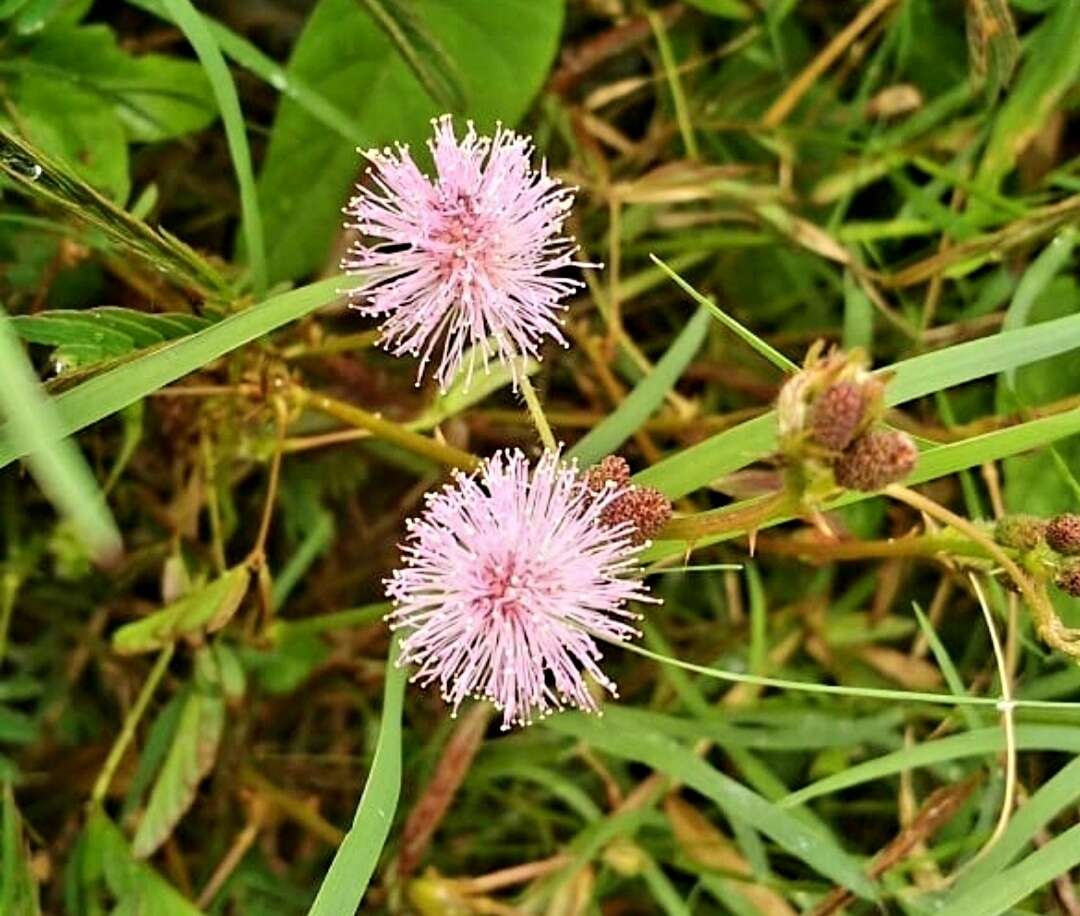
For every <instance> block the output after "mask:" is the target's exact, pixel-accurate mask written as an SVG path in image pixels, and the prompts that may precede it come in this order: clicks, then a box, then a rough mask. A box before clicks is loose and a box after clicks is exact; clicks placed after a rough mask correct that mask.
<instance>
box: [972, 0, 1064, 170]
mask: <svg viewBox="0 0 1080 916" xmlns="http://www.w3.org/2000/svg"><path fill="white" fill-rule="evenodd" d="M1078 47H1080V3H1078V2H1076V0H1060V2H1059V3H1058V4H1057V5H1056V6H1055V7H1054V10H1053V12H1052V13H1051V14H1050V15H1049V16H1047V17H1046V18H1045V19H1044V20H1043V22H1042V23H1041V24H1040V25H1039V27H1038V29H1037V30H1036V31H1035V32H1034V33H1033V34H1032V35H1031V37H1030V39H1029V40H1028V46H1027V53H1026V55H1025V59H1024V63H1023V66H1022V67H1021V69H1020V74H1019V76H1018V77H1017V79H1016V82H1015V84H1014V85H1013V87H1012V89H1011V90H1010V92H1009V94H1008V96H1007V98H1006V100H1005V102H1004V104H1003V105H1002V106H1001V109H1000V111H999V112H998V115H997V117H996V118H995V119H994V122H993V130H992V132H991V134H990V140H989V142H988V143H987V146H986V152H985V153H984V154H983V158H982V162H981V163H980V165H979V170H978V172H977V174H976V178H977V180H978V181H979V183H980V184H982V185H983V186H984V187H986V188H987V189H989V190H993V191H996V190H997V189H998V188H999V187H1000V185H1001V182H1002V180H1003V179H1004V178H1005V176H1006V175H1007V174H1008V173H1009V172H1010V171H1011V170H1012V168H1013V166H1014V165H1015V164H1016V160H1017V158H1018V157H1019V156H1020V154H1021V153H1022V152H1023V151H1024V150H1025V149H1026V148H1027V147H1028V144H1030V142H1031V141H1032V140H1033V139H1034V138H1035V137H1036V136H1038V134H1039V132H1040V131H1041V130H1042V129H1043V127H1044V126H1045V124H1046V122H1047V119H1048V118H1049V117H1050V116H1051V115H1052V114H1053V112H1054V111H1055V110H1057V109H1058V107H1059V106H1060V104H1061V98H1062V96H1063V95H1064V94H1065V93H1066V92H1068V91H1069V90H1070V89H1071V88H1073V87H1074V86H1075V85H1076V81H1077V79H1078V78H1080V54H1078V53H1077V51H1076V49H1077V48H1078Z"/></svg>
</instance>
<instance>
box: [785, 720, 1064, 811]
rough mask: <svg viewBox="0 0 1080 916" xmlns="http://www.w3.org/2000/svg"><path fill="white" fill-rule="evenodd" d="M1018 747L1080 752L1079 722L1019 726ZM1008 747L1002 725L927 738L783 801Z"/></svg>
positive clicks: (787, 803)
mask: <svg viewBox="0 0 1080 916" xmlns="http://www.w3.org/2000/svg"><path fill="white" fill-rule="evenodd" d="M1016 747H1017V749H1018V750H1021V751H1033V750H1040V751H1043V750H1045V751H1065V752H1068V753H1072V754H1076V753H1080V727H1077V726H1075V725H1072V726H1070V725H1019V726H1017V729H1016ZM1004 748H1005V735H1004V733H1003V732H1002V730H1001V729H1000V728H998V727H996V726H995V727H992V728H980V729H978V730H977V731H973V732H965V733H964V734H962V735H950V736H949V737H948V738H940V739H938V740H936V741H926V742H924V743H923V744H917V745H914V746H913V747H906V748H904V749H903V750H900V751H894V752H893V753H891V754H885V755H883V756H881V757H877V758H875V759H874V760H868V761H867V762H866V763H860V764H858V765H856V766H853V767H849V768H848V769H846V770H844V771H843V772H841V773H836V774H835V775H833V776H826V777H825V778H824V779H819V780H818V781H817V782H814V783H811V784H810V785H808V786H806V787H805V788H802V789H799V791H798V792H792V793H791V795H789V796H788V797H787V798H785V799H784V801H783V802H782V804H783V806H784V807H785V808H790V807H794V806H795V805H803V804H806V802H808V801H810V800H811V799H814V798H820V797H821V796H823V795H831V794H833V793H834V792H840V791H842V790H843V789H850V788H851V787H852V786H858V785H862V784H863V783H867V782H873V781H874V780H876V779H884V778H885V777H887V776H895V775H896V774H897V773H900V772H901V771H903V770H912V769H915V768H916V767H926V766H933V765H934V764H938V763H945V762H946V761H949V760H959V759H960V758H962V757H980V756H983V755H989V754H997V753H999V752H1000V751H1002V750H1004Z"/></svg>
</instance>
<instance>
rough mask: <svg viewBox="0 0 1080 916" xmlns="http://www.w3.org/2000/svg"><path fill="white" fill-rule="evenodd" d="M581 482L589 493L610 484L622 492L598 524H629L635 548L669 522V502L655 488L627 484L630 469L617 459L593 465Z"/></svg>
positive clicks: (607, 508)
mask: <svg viewBox="0 0 1080 916" xmlns="http://www.w3.org/2000/svg"><path fill="white" fill-rule="evenodd" d="M584 479H585V483H586V484H587V485H588V487H589V489H591V490H596V491H599V490H602V489H603V488H604V487H605V486H607V485H608V484H609V483H610V484H614V485H615V486H617V487H619V488H620V489H622V490H623V492H622V493H621V494H620V495H619V496H618V497H616V498H615V499H614V500H612V501H611V502H610V503H609V504H608V505H607V506H605V507H604V509H603V511H602V512H601V515H600V520H601V521H602V522H603V523H604V524H605V525H618V524H621V523H623V522H629V523H630V524H631V525H633V526H634V533H633V535H632V539H633V541H634V543H635V544H643V543H645V542H646V541H648V540H650V539H651V538H653V537H655V536H656V535H657V534H658V533H659V532H660V529H661V528H663V527H664V525H666V524H667V523H668V520H669V519H670V518H671V501H670V500H669V499H668V498H667V497H666V496H664V494H663V493H661V492H660V491H659V490H657V489H656V488H655V487H639V486H636V485H635V484H632V483H630V465H628V464H627V463H626V459H624V458H620V457H619V456H618V455H608V456H607V457H606V458H604V459H603V460H602V461H601V462H600V463H599V464H595V465H593V466H592V467H591V468H589V469H588V470H586V471H585V474H584Z"/></svg>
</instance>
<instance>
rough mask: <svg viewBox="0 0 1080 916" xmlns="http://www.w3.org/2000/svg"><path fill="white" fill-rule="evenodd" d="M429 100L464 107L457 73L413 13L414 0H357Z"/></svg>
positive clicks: (450, 108) (451, 107)
mask: <svg viewBox="0 0 1080 916" xmlns="http://www.w3.org/2000/svg"><path fill="white" fill-rule="evenodd" d="M360 2H361V3H362V4H363V5H364V7H365V8H366V9H367V11H368V12H369V13H370V14H371V16H372V17H373V18H374V19H375V21H376V22H377V23H378V24H379V26H380V27H381V28H382V30H383V31H384V32H386V37H387V38H389V39H390V41H391V42H393V44H394V47H395V48H396V49H397V52H398V54H400V55H401V59H402V60H403V61H405V63H406V64H408V65H409V69H410V70H412V72H413V76H415V77H416V79H417V81H418V82H419V83H420V85H421V86H423V87H424V91H425V92H426V93H427V94H428V96H429V97H430V99H431V100H432V101H433V102H434V103H435V104H436V105H438V106H439V107H440V108H441V109H442V110H443V111H447V112H459V111H462V110H463V109H464V108H465V90H464V89H462V87H461V74H460V73H459V72H458V70H457V67H456V66H455V64H454V62H453V61H452V60H450V58H449V56H448V55H447V53H446V51H445V50H444V49H443V47H442V45H441V44H440V43H439V40H438V39H437V38H436V37H435V35H434V34H433V33H432V32H431V31H430V30H429V29H428V28H427V25H426V24H425V23H424V21H423V20H422V19H421V18H420V16H419V15H417V10H416V4H415V0H360Z"/></svg>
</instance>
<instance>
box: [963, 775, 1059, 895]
mask: <svg viewBox="0 0 1080 916" xmlns="http://www.w3.org/2000/svg"><path fill="white" fill-rule="evenodd" d="M1078 798H1080V757H1076V758H1074V759H1073V760H1071V761H1069V763H1067V764H1066V765H1065V766H1064V767H1062V768H1061V769H1060V770H1059V771H1058V772H1057V773H1056V774H1055V775H1054V776H1053V778H1051V779H1049V780H1048V781H1047V782H1045V783H1043V784H1042V785H1041V786H1040V787H1039V790H1038V791H1037V792H1036V793H1035V794H1034V795H1032V796H1031V797H1030V798H1029V799H1028V800H1027V801H1026V802H1024V803H1023V805H1021V806H1020V808H1019V809H1018V810H1017V812H1016V814H1014V815H1013V819H1012V821H1011V822H1010V823H1009V826H1008V829H1007V830H1006V831H1005V833H1004V834H1002V836H1001V839H1000V840H998V841H997V843H995V844H994V845H993V846H992V847H990V849H989V851H988V852H987V853H986V855H984V856H983V857H982V858H981V859H979V860H978V861H977V862H974V863H972V864H971V866H970V867H969V868H967V869H966V870H965V871H964V872H963V873H962V874H961V875H960V879H959V880H958V881H957V882H956V888H955V892H956V893H957V894H962V893H966V892H967V891H968V890H970V889H971V888H975V887H978V886H979V885H981V884H982V883H983V882H984V881H986V880H988V879H990V878H991V877H993V876H994V875H995V874H996V873H997V872H999V871H1000V870H1001V869H1003V868H1005V867H1006V866H1007V865H1008V864H1009V862H1011V861H1012V860H1013V859H1014V858H1016V856H1017V855H1019V854H1020V852H1021V851H1022V850H1023V849H1024V847H1025V846H1027V845H1028V844H1029V843H1030V842H1031V838H1032V837H1033V836H1034V835H1035V833H1036V832H1037V831H1038V830H1040V829H1041V828H1043V827H1045V826H1046V825H1047V824H1049V823H1050V821H1052V820H1053V819H1054V818H1055V817H1057V816H1058V815H1059V814H1060V813H1061V812H1062V811H1064V810H1065V809H1066V808H1068V807H1069V806H1070V805H1073V804H1075V803H1076V800H1077V799H1078Z"/></svg>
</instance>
